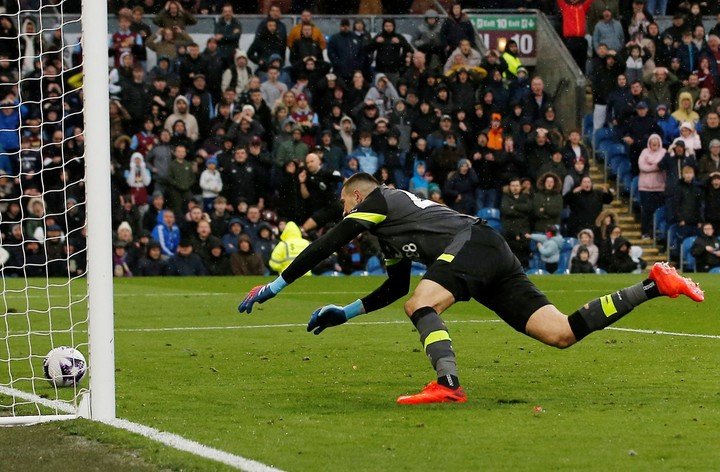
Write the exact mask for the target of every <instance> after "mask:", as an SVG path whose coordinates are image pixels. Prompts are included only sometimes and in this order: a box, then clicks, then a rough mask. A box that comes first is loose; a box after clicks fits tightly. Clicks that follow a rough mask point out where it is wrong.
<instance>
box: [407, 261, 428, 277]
mask: <svg viewBox="0 0 720 472" xmlns="http://www.w3.org/2000/svg"><path fill="white" fill-rule="evenodd" d="M425 272H427V267H425V265H424V264H421V263H419V262H415V261H413V263H412V266H411V268H410V275H419V276H423V275H425Z"/></svg>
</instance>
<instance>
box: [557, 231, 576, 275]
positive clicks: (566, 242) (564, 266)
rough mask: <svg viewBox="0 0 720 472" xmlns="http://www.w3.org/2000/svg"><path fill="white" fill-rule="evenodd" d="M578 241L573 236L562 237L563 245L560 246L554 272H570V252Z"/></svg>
mask: <svg viewBox="0 0 720 472" xmlns="http://www.w3.org/2000/svg"><path fill="white" fill-rule="evenodd" d="M577 243H578V240H577V239H575V238H564V239H563V245H562V247H561V248H560V260H559V261H558V268H557V270H556V271H555V273H556V274H569V273H570V254H571V253H572V248H573V247H575V245H576V244H577Z"/></svg>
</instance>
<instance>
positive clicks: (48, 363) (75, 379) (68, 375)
mask: <svg viewBox="0 0 720 472" xmlns="http://www.w3.org/2000/svg"><path fill="white" fill-rule="evenodd" d="M86 370H87V363H86V362H85V356H83V355H82V352H80V351H78V350H77V349H73V348H71V347H67V346H60V347H56V348H55V349H53V350H51V351H50V352H48V354H47V356H45V359H44V360H43V372H44V373H45V378H46V379H48V382H50V385H52V386H54V387H72V386H73V385H77V384H79V383H80V380H82V378H83V377H84V376H85V371H86Z"/></svg>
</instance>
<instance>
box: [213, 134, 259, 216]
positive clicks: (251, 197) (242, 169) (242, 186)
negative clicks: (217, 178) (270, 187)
mask: <svg viewBox="0 0 720 472" xmlns="http://www.w3.org/2000/svg"><path fill="white" fill-rule="evenodd" d="M255 169H256V166H255V162H251V161H250V160H249V159H248V153H247V150H246V149H245V148H243V147H238V148H235V151H234V153H233V161H232V163H231V164H230V166H229V167H228V168H227V169H224V170H223V174H222V181H223V191H224V196H225V198H227V199H228V201H229V202H231V203H232V205H233V206H237V204H238V203H239V202H240V201H245V202H247V203H249V204H251V205H254V204H256V203H257V202H258V199H259V198H260V195H259V190H260V178H261V177H260V176H259V175H258V173H257V172H255Z"/></svg>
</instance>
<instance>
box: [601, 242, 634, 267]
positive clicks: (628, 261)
mask: <svg viewBox="0 0 720 472" xmlns="http://www.w3.org/2000/svg"><path fill="white" fill-rule="evenodd" d="M637 269H638V264H637V263H636V262H635V261H634V260H633V259H632V257H631V256H630V242H629V241H628V240H627V239H625V238H623V237H619V238H617V240H616V241H615V243H614V247H613V253H612V256H611V258H610V265H609V267H608V270H607V271H608V272H609V273H611V274H629V273H631V272H634V271H635V270H637Z"/></svg>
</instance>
